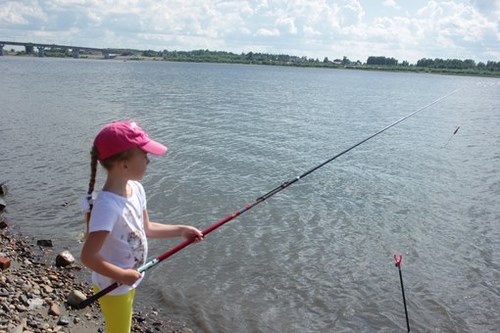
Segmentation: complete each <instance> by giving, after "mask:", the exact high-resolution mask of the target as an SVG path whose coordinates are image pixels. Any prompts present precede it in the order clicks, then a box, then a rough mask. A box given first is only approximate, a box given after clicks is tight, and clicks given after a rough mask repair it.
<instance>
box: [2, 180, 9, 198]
mask: <svg viewBox="0 0 500 333" xmlns="http://www.w3.org/2000/svg"><path fill="white" fill-rule="evenodd" d="M8 190H9V189H8V188H7V185H6V184H5V182H3V183H0V195H6V194H7V192H8Z"/></svg>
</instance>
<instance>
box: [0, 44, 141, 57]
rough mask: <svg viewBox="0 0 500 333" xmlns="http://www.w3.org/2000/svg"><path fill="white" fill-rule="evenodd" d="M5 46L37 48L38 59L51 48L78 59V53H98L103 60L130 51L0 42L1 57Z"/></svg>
mask: <svg viewBox="0 0 500 333" xmlns="http://www.w3.org/2000/svg"><path fill="white" fill-rule="evenodd" d="M5 45H14V46H24V48H25V49H26V51H27V52H28V49H30V48H31V49H32V48H35V47H36V48H37V49H38V56H39V57H44V56H45V49H47V48H51V49H65V50H71V53H72V55H73V58H79V57H80V51H87V52H100V53H101V54H102V55H103V57H104V59H110V58H112V57H113V56H115V55H116V54H122V53H124V52H131V50H130V49H109V48H108V49H101V48H96V47H85V46H73V45H58V44H43V43H31V42H12V41H0V56H3V55H4V54H3V48H4V46H5Z"/></svg>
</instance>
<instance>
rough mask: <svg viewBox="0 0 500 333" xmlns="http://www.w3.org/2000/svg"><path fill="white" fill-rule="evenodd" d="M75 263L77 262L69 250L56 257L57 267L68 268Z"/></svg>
mask: <svg viewBox="0 0 500 333" xmlns="http://www.w3.org/2000/svg"><path fill="white" fill-rule="evenodd" d="M74 262H75V258H74V257H73V255H72V254H71V253H70V252H69V251H67V250H64V251H62V252H61V253H59V254H58V255H57V257H56V266H57V267H66V266H69V265H71V264H73V263H74Z"/></svg>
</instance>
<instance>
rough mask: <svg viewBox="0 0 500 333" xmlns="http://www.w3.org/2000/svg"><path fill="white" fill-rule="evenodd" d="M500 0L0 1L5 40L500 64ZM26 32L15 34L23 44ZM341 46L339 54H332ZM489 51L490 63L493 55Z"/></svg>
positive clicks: (0, 33)
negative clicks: (60, 39) (461, 59)
mask: <svg viewBox="0 0 500 333" xmlns="http://www.w3.org/2000/svg"><path fill="white" fill-rule="evenodd" d="M498 17H500V1H499V0H446V1H437V0H412V1H411V2H406V1H401V0H384V1H383V2H382V3H380V2H379V3H374V2H373V1H371V0H334V1H330V0H308V1H303V0H274V1H268V0H220V1H213V0H161V1H159V0H120V1H119V0H107V1H102V0H20V1H6V2H0V39H4V38H3V37H2V36H23V37H22V39H23V40H27V41H39V42H45V41H42V40H39V39H42V38H50V39H51V42H52V41H53V42H57V39H58V36H63V37H64V38H65V39H66V40H71V41H72V42H73V43H78V42H81V43H82V44H84V45H91V44H92V45H94V46H96V47H131V48H139V49H141V48H142V49H158V50H162V49H170V48H173V47H175V48H176V49H184V50H192V49H200V48H208V49H211V50H231V51H234V52H240V51H243V50H246V51H252V50H251V47H258V48H259V50H255V51H259V52H270V53H274V52H279V53H288V54H293V55H297V56H303V55H306V56H309V57H314V58H320V59H322V58H323V57H325V56H328V57H329V58H332V59H333V58H339V57H340V58H341V57H342V56H343V55H346V56H348V57H349V56H350V57H357V58H359V59H360V60H365V59H366V58H367V57H368V56H370V55H373V52H377V53H378V54H379V55H386V56H394V57H400V58H401V59H408V60H410V61H416V60H418V59H419V58H417V57H442V58H446V57H451V56H455V55H456V54H468V55H469V56H471V57H473V58H476V59H478V60H495V61H498V60H500V51H498V45H499V44H500V24H499V21H498ZM19 39H21V37H19V38H18V40H19ZM332 52H334V53H335V54H332ZM486 57H489V59H486Z"/></svg>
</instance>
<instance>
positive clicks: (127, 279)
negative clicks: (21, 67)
mask: <svg viewBox="0 0 500 333" xmlns="http://www.w3.org/2000/svg"><path fill="white" fill-rule="evenodd" d="M108 234H109V231H94V232H91V233H89V234H88V235H87V239H86V240H85V243H84V244H83V248H82V253H81V259H82V262H83V264H84V265H85V266H87V267H88V268H90V269H91V270H93V271H94V272H97V273H99V274H102V275H105V276H107V277H109V278H111V279H113V280H114V281H116V282H118V283H122V284H126V285H129V286H131V285H133V284H134V282H135V281H137V280H138V279H139V278H140V277H141V273H139V272H138V271H136V270H134V269H123V268H120V267H118V266H116V265H113V264H112V263H110V262H108V261H105V260H104V259H103V258H102V257H101V255H100V254H99V251H100V250H101V247H102V244H103V243H104V240H105V239H106V237H107V236H108Z"/></svg>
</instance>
